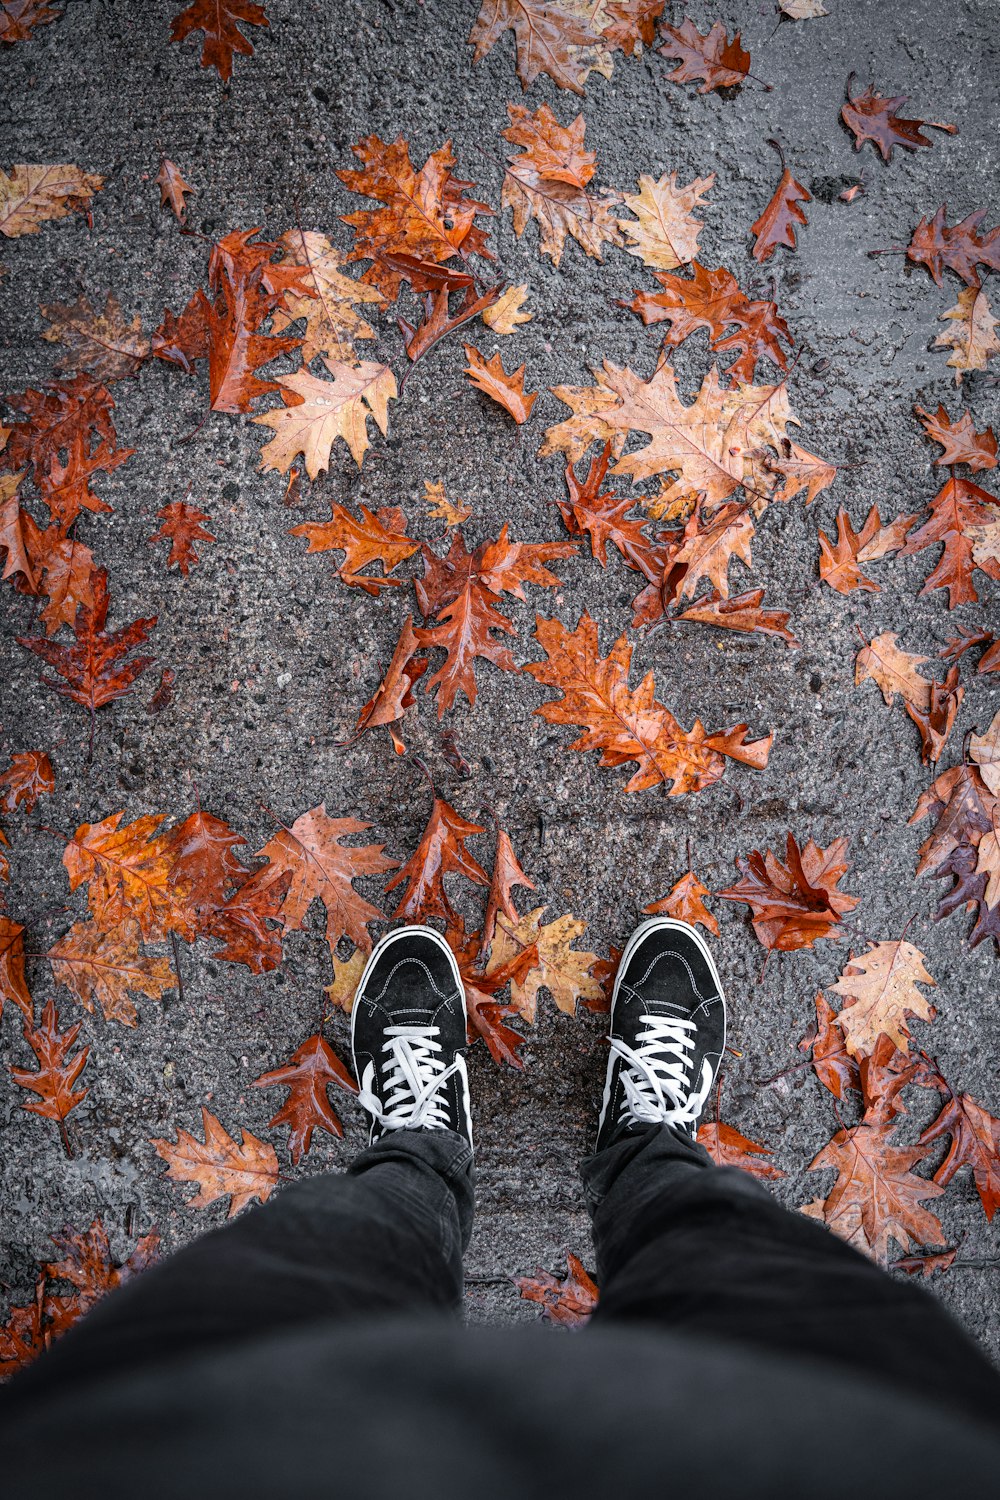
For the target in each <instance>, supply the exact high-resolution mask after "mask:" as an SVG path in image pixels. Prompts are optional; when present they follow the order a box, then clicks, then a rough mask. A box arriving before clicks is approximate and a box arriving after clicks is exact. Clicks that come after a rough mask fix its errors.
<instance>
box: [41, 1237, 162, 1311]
mask: <svg viewBox="0 0 1000 1500" xmlns="http://www.w3.org/2000/svg"><path fill="white" fill-rule="evenodd" d="M50 1238H51V1240H52V1243H53V1245H55V1247H56V1252H57V1253H58V1254H59V1255H60V1256H61V1257H62V1259H61V1260H50V1261H47V1262H46V1263H45V1264H44V1265H43V1267H42V1270H43V1271H44V1272H45V1274H46V1276H48V1277H49V1278H50V1279H51V1280H53V1281H68V1282H69V1283H70V1284H71V1285H72V1286H73V1287H74V1288H75V1291H76V1295H77V1298H78V1300H79V1310H80V1312H86V1311H87V1309H88V1308H89V1307H92V1306H93V1305H94V1303H95V1302H99V1301H100V1299H101V1298H102V1297H105V1296H107V1294H108V1292H113V1291H114V1290H115V1288H116V1287H119V1286H122V1285H123V1284H124V1283H125V1282H126V1281H128V1280H130V1279H131V1277H133V1276H134V1275H136V1274H137V1272H140V1271H145V1270H146V1268H147V1267H148V1266H150V1265H152V1264H153V1262H154V1261H155V1260H156V1258H157V1254H158V1251H159V1248H160V1236H159V1234H158V1233H157V1231H156V1230H155V1229H154V1230H152V1231H151V1232H150V1233H149V1234H144V1235H142V1236H141V1238H140V1239H139V1240H138V1241H137V1243H136V1247H135V1249H134V1250H133V1251H132V1254H131V1255H130V1256H129V1257H128V1259H127V1260H125V1261H123V1262H122V1263H121V1264H119V1263H118V1262H117V1261H116V1260H115V1259H114V1257H113V1256H112V1254H111V1245H110V1242H109V1240H108V1234H107V1230H106V1229H105V1228H104V1225H103V1224H102V1222H101V1220H100V1218H99V1217H98V1218H96V1219H94V1221H93V1223H92V1224H91V1225H90V1228H89V1229H84V1230H82V1231H79V1230H75V1229H71V1228H70V1227H69V1226H68V1225H67V1227H66V1228H65V1229H64V1230H63V1231H62V1233H61V1234H53V1235H52V1236H50Z"/></svg>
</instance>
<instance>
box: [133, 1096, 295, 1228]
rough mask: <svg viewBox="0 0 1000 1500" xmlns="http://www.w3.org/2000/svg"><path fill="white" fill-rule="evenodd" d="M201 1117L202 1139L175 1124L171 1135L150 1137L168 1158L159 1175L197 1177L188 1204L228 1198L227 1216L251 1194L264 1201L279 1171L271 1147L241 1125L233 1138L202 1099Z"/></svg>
mask: <svg viewBox="0 0 1000 1500" xmlns="http://www.w3.org/2000/svg"><path fill="white" fill-rule="evenodd" d="M201 1120H202V1129H203V1130H204V1132H205V1140H204V1142H202V1141H199V1140H198V1139H197V1137H196V1136H193V1135H191V1134H190V1133H189V1132H188V1131H186V1130H178V1131H177V1140H176V1141H170V1140H165V1139H163V1138H160V1139H157V1140H151V1141H150V1143H149V1144H150V1145H151V1146H152V1147H153V1149H154V1151H156V1153H157V1155H159V1156H162V1158H163V1160H164V1161H165V1162H166V1163H167V1171H166V1173H165V1174H164V1175H165V1176H167V1177H169V1178H170V1180H171V1181H172V1182H194V1183H197V1185H198V1191H197V1193H196V1194H195V1196H194V1197H193V1198H189V1199H188V1202H187V1206H188V1208H208V1207H209V1205H210V1204H212V1203H215V1202H216V1201H217V1200H218V1199H219V1198H229V1199H230V1203H229V1212H228V1214H227V1215H226V1217H227V1218H230V1219H231V1218H232V1217H233V1215H234V1214H237V1213H239V1211H240V1209H241V1208H245V1207H246V1205H247V1204H248V1203H249V1202H250V1200H251V1199H252V1198H256V1199H257V1200H258V1202H260V1203H265V1202H266V1201H267V1199H268V1198H270V1196H271V1194H272V1193H273V1192H274V1189H275V1188H276V1187H277V1185H278V1177H279V1175H280V1174H279V1170H278V1157H277V1155H276V1153H275V1150H274V1147H273V1146H272V1145H270V1144H269V1143H268V1142H267V1141H261V1140H258V1139H257V1137H256V1136H255V1135H251V1134H250V1132H249V1130H245V1129H242V1128H241V1129H240V1140H239V1141H238V1142H237V1141H236V1140H234V1139H233V1137H232V1136H231V1135H229V1133H228V1132H227V1131H226V1129H225V1127H224V1126H223V1125H222V1124H221V1123H220V1122H219V1120H217V1119H216V1117H215V1115H213V1114H212V1112H211V1110H209V1109H206V1108H205V1106H204V1105H202V1110H201Z"/></svg>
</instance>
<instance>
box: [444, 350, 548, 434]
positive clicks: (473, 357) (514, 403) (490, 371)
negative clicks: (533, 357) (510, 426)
mask: <svg viewBox="0 0 1000 1500" xmlns="http://www.w3.org/2000/svg"><path fill="white" fill-rule="evenodd" d="M463 347H464V349H465V357H466V359H467V360H468V361H469V363H468V364H467V365H466V367H465V373H466V375H468V377H469V379H470V381H471V382H472V384H473V385H474V386H476V387H477V389H478V390H481V391H483V392H485V394H486V395H487V396H490V397H492V399H493V400H494V401H496V402H497V403H498V404H499V405H500V406H502V407H504V409H505V410H506V411H509V412H510V414H511V416H512V417H513V418H514V421H515V422H516V423H517V424H518V426H520V425H521V423H522V422H526V421H527V420H528V418H529V417H530V415H531V408H532V407H533V406H534V404H535V402H536V401H537V400H538V392H537V391H533V392H528V391H526V390H525V389H524V365H521V366H520V367H519V368H518V369H516V370H514V371H513V373H512V374H510V375H508V374H507V372H506V370H505V369H504V367H503V364H502V363H501V360H500V356H499V354H494V355H493V356H492V358H491V359H489V360H487V359H486V358H485V356H484V355H482V354H480V352H479V350H478V349H476V348H474V347H473V345H472V344H465V345H463Z"/></svg>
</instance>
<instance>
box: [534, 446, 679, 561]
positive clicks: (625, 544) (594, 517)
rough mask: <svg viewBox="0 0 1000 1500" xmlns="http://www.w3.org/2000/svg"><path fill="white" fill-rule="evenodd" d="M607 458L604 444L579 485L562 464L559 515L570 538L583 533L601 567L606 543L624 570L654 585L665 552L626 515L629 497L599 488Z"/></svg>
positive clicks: (605, 558) (632, 502)
mask: <svg viewBox="0 0 1000 1500" xmlns="http://www.w3.org/2000/svg"><path fill="white" fill-rule="evenodd" d="M610 457H611V444H610V442H608V443H605V445H604V451H603V452H602V453H601V454H599V455H598V456H597V457H595V458H592V459H591V461H590V467H589V469H588V470H587V475H586V478H585V479H584V480H583V481H582V482H581V481H580V480H579V479H578V478H577V476H576V473H575V472H574V469H573V465H572V464H567V465H566V484H567V487H568V489H569V500H568V501H565V500H557V501H556V504H557V505H558V506H559V513H560V515H561V516H562V518H563V523H564V525H565V527H566V530H567V531H568V532H569V533H570V535H571V536H581V535H583V534H584V533H586V534H587V535H588V536H589V537H590V550H591V553H592V555H593V556H594V557H595V558H596V559H597V561H598V562H599V563H600V564H601V567H602V568H606V567H607V565H608V544H609V543H610V544H611V545H612V546H613V547H615V548H617V550H618V552H619V553H620V554H621V556H622V559H623V561H624V562H625V564H626V566H627V567H629V568H632V569H634V570H635V571H636V572H638V573H641V574H642V575H643V577H644V578H645V579H646V580H647V582H650V583H657V584H658V583H659V582H660V581H661V579H662V577H663V571H664V568H665V567H666V565H667V561H668V557H669V553H668V550H667V548H666V547H664V546H658V545H657V544H656V543H654V542H652V541H650V539H649V538H648V537H646V536H645V535H644V533H643V530H642V528H643V525H644V521H643V520H641V519H640V518H639V517H630V516H629V515H628V514H627V513H628V512H629V511H630V510H632V509H633V507H634V505H635V503H636V501H635V499H634V498H633V497H631V496H627V497H625V498H624V499H621V498H619V496H618V495H616V494H615V492H614V491H613V490H604V489H602V486H603V484H604V479H605V476H606V474H607V472H608V463H609V461H610Z"/></svg>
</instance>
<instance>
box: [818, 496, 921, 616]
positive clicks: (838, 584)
mask: <svg viewBox="0 0 1000 1500" xmlns="http://www.w3.org/2000/svg"><path fill="white" fill-rule="evenodd" d="M911 524H912V523H911ZM881 529H882V527H881V520H880V518H879V513H878V509H877V507H876V506H874V505H873V506H872V508H871V510H870V511H869V512H868V516H867V518H866V520H865V524H864V525H863V526H862V528H861V530H860V531H855V530H854V527H853V526H852V525H851V518H850V516H849V515H848V514H847V511H846V510H845V509H844V508H843V506H841V507H840V509H839V510H838V511H837V539H836V541H835V542H832V541H831V540H830V538H829V537H828V536H827V534H826V532H825V531H821V532H820V533H819V576H820V578H822V580H823V582H824V583H828V584H829V585H830V587H831V588H832V589H836V591H837V593H838V594H850V593H852V592H853V590H854V589H867V590H868V591H869V592H870V593H873V594H877V593H879V592H880V590H879V586H878V584H877V583H874V582H873V581H872V579H870V578H869V577H868V576H867V575H866V574H865V573H862V571H861V569H860V567H859V566H858V557H859V554H860V553H861V551H862V549H863V548H865V547H867V546H868V544H869V543H870V542H873V541H874V540H875V537H876V536H877V535H878V533H879V531H880V530H881Z"/></svg>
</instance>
